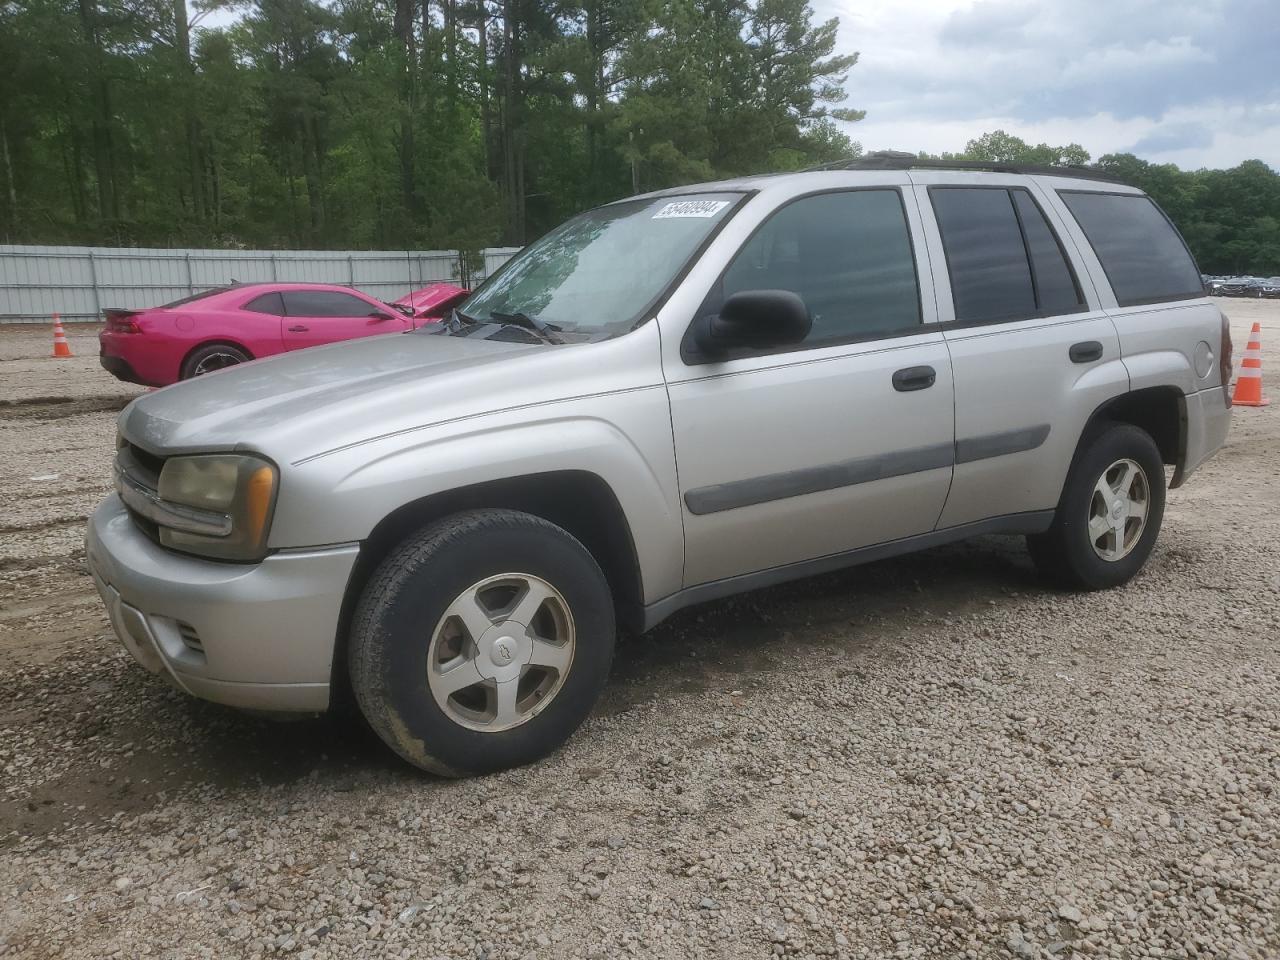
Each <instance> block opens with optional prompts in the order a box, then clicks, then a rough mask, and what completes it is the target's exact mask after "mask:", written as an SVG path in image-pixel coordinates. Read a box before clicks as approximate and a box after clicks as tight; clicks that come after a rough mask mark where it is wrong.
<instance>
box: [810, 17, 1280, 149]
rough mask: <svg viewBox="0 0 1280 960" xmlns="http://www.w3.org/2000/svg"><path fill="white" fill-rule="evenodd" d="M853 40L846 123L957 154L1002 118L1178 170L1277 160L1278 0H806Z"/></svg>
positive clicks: (870, 142)
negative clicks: (855, 115)
mask: <svg viewBox="0 0 1280 960" xmlns="http://www.w3.org/2000/svg"><path fill="white" fill-rule="evenodd" d="M811 2H812V4H813V7H814V10H815V13H816V17H815V20H819V21H820V20H826V19H828V18H830V17H838V18H839V19H840V35H839V36H840V39H839V42H838V49H839V52H842V53H850V52H853V51H855V50H857V51H860V52H861V55H862V56H861V60H860V61H859V63H858V65H857V66H856V67H854V68H853V70H852V71H851V73H850V74H849V81H848V84H847V87H846V89H847V90H848V91H849V100H848V103H847V105H848V106H850V107H856V108H858V109H865V110H866V111H867V118H866V119H865V120H863V121H861V122H860V123H856V124H850V125H848V133H849V135H850V136H852V137H853V138H854V139H855V140H858V141H860V142H861V143H862V145H863V146H864V147H865V148H866V149H868V150H883V149H895V150H927V151H929V152H931V153H932V152H938V151H941V150H958V149H960V148H962V147H963V146H964V144H965V142H966V141H967V140H969V139H971V138H972V137H974V136H976V135H978V134H980V133H983V132H985V131H988V130H995V129H1003V130H1006V131H1008V132H1009V133H1013V134H1016V135H1017V136H1020V137H1022V138H1023V139H1024V140H1027V141H1029V142H1031V143H1040V142H1047V143H1051V144H1059V143H1069V142H1072V141H1075V142H1078V143H1080V144H1082V145H1083V146H1084V147H1085V148H1086V149H1087V150H1089V151H1090V152H1091V153H1092V154H1093V155H1094V156H1095V157H1097V156H1100V155H1102V154H1103V153H1108V152H1112V151H1121V150H1128V151H1132V152H1133V153H1136V154H1138V155H1139V156H1141V157H1144V158H1146V159H1149V160H1153V161H1157V162H1161V163H1168V162H1172V163H1176V164H1178V165H1179V166H1182V167H1188V168H1194V167H1201V166H1209V167H1226V166H1233V165H1235V164H1237V163H1239V162H1240V161H1242V160H1247V159H1251V158H1258V159H1262V160H1265V161H1267V162H1268V163H1269V164H1271V165H1272V166H1273V167H1277V168H1280V0H976V2H974V0H811Z"/></svg>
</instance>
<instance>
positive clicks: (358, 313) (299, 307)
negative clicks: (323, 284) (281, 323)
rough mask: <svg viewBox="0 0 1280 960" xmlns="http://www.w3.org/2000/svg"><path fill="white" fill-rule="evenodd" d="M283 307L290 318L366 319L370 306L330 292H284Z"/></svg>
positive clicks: (372, 309)
mask: <svg viewBox="0 0 1280 960" xmlns="http://www.w3.org/2000/svg"><path fill="white" fill-rule="evenodd" d="M284 305H285V307H286V309H287V310H288V313H289V316H291V317H367V316H369V314H371V313H373V312H374V307H373V305H372V304H368V303H365V302H364V301H363V300H361V299H359V298H358V297H353V296H350V295H349V294H345V293H335V292H334V291H332V290H286V291H285V294H284Z"/></svg>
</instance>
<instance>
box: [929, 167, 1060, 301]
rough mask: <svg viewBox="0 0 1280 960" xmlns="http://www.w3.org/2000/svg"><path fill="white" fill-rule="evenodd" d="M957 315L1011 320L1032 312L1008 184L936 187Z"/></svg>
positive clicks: (934, 196)
mask: <svg viewBox="0 0 1280 960" xmlns="http://www.w3.org/2000/svg"><path fill="white" fill-rule="evenodd" d="M929 197H930V199H931V200H932V201H933V210H934V213H935V214H937V217H938V229H939V230H940V231H941V232H942V246H943V248H944V249H945V250H946V255H947V270H948V272H949V274H950V276H951V296H952V298H953V299H954V300H955V306H956V319H957V320H961V321H966V322H977V323H981V322H985V321H991V320H1016V319H1020V318H1025V317H1031V316H1035V314H1036V295H1035V288H1034V287H1033V286H1032V283H1031V265H1030V263H1028V261H1027V250H1026V247H1025V246H1024V245H1023V243H1022V231H1021V230H1020V229H1019V227H1018V218H1017V215H1016V214H1015V213H1014V209H1013V200H1012V198H1010V196H1009V191H1008V190H992V189H988V188H966V187H935V188H933V189H931V190H930V191H929Z"/></svg>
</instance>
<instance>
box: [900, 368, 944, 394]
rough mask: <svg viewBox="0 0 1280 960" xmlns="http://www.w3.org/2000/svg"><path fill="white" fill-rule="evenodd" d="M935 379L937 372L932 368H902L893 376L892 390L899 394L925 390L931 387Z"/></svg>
mask: <svg viewBox="0 0 1280 960" xmlns="http://www.w3.org/2000/svg"><path fill="white" fill-rule="evenodd" d="M937 379H938V371H937V370H934V369H933V367H903V368H902V369H901V370H899V371H898V372H897V373H895V374H894V375H893V389H895V390H897V391H898V392H899V393H908V392H910V391H912V390H925V389H928V388H929V387H932V386H933V384H934V381H936V380H937Z"/></svg>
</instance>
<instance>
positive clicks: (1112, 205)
mask: <svg viewBox="0 0 1280 960" xmlns="http://www.w3.org/2000/svg"><path fill="white" fill-rule="evenodd" d="M1061 196H1062V199H1063V200H1064V201H1065V202H1066V204H1067V207H1068V208H1069V209H1070V210H1071V213H1072V215H1073V216H1074V217H1075V218H1076V221H1077V222H1078V223H1079V224H1080V229H1081V230H1083V231H1084V234H1085V236H1086V237H1088V238H1089V243H1090V244H1092V246H1093V250H1094V252H1095V253H1096V254H1097V255H1098V260H1099V261H1101V263H1102V269H1103V270H1105V271H1106V274H1107V280H1108V281H1110V283H1111V289H1112V290H1113V291H1115V295H1116V301H1117V302H1118V303H1119V304H1120V305H1121V306H1129V305H1130V304H1135V303H1153V302H1156V301H1159V300H1178V299H1183V298H1186V297H1199V296H1203V294H1204V284H1203V282H1202V281H1201V280H1200V273H1199V271H1198V270H1197V269H1196V265H1195V262H1194V261H1193V260H1192V259H1191V254H1189V253H1188V252H1187V248H1186V245H1185V244H1184V243H1183V242H1182V238H1181V237H1179V236H1178V232H1177V231H1176V230H1174V229H1173V224H1171V223H1170V222H1169V221H1168V219H1167V218H1166V217H1165V215H1164V214H1163V213H1162V212H1161V211H1160V208H1159V207H1157V206H1156V205H1155V204H1154V203H1152V202H1151V199H1150V198H1148V197H1144V196H1139V195H1137V194H1116V193H1074V192H1072V191H1069V190H1063V191H1061Z"/></svg>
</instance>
